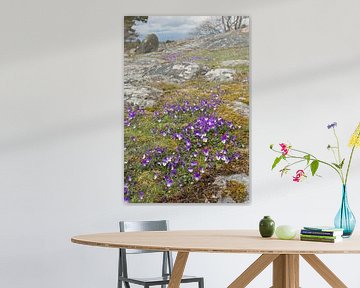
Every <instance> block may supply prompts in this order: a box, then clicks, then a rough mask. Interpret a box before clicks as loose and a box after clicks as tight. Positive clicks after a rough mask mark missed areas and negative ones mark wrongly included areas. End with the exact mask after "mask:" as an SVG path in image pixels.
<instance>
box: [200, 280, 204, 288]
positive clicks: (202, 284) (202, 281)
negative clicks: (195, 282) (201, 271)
mask: <svg viewBox="0 0 360 288" xmlns="http://www.w3.org/2000/svg"><path fill="white" fill-rule="evenodd" d="M199 288H204V279H203V278H201V279H200V280H199Z"/></svg>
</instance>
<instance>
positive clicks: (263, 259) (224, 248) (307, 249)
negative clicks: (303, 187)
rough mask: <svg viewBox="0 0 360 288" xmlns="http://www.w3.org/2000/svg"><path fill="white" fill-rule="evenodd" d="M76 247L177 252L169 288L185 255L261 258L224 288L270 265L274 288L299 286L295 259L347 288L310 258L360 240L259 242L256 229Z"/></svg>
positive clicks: (140, 235)
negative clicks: (207, 253) (303, 260)
mask: <svg viewBox="0 0 360 288" xmlns="http://www.w3.org/2000/svg"><path fill="white" fill-rule="evenodd" d="M71 241H72V242H74V243H77V244H84V245H91V246H99V247H112V248H127V249H143V250H159V251H177V252H178V253H177V256H176V260H175V264H174V269H173V274H172V276H171V279H170V283H169V286H168V287H169V288H178V287H179V286H180V280H181V277H182V275H183V272H184V269H185V265H186V261H187V258H188V256H189V253H190V252H211V253H246V254H262V255H261V256H260V257H259V258H258V259H257V260H256V261H255V262H254V263H252V264H251V265H250V266H249V267H248V268H247V269H246V270H245V271H244V272H243V273H242V274H241V275H240V276H239V277H238V278H236V279H235V280H234V281H233V282H232V283H231V284H230V285H229V286H228V288H242V287H246V286H247V285H248V284H249V283H250V282H251V281H252V280H253V279H254V278H255V277H256V276H257V275H259V274H260V273H261V272H262V271H263V270H264V269H265V268H266V267H267V266H268V265H269V264H271V263H273V284H272V285H273V286H272V287H273V288H298V287H299V256H302V257H303V258H304V259H305V260H306V261H307V262H308V263H309V264H310V265H311V266H312V267H313V268H314V269H315V270H316V271H317V272H318V273H319V274H320V275H321V276H322V277H323V278H324V279H325V280H326V281H327V282H328V283H329V284H330V286H331V287H336V288H343V287H347V286H346V285H345V284H344V283H343V282H342V281H341V280H340V279H339V278H338V277H337V276H336V275H335V274H334V273H333V272H332V271H331V270H330V269H329V268H328V267H327V266H326V265H325V264H324V263H323V262H322V261H321V260H320V259H319V258H318V257H317V256H316V255H315V254H347V253H351V254H355V253H360V237H359V236H358V235H355V236H352V237H351V238H349V239H344V241H342V242H339V243H335V244H333V243H319V242H306V241H299V240H298V239H294V240H279V239H276V238H261V237H260V236H259V233H258V232H257V231H255V230H216V231H166V232H126V233H124V232H117V233H101V234H91V235H81V236H75V237H73V238H72V239H71Z"/></svg>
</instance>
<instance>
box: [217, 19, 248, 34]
mask: <svg viewBox="0 0 360 288" xmlns="http://www.w3.org/2000/svg"><path fill="white" fill-rule="evenodd" d="M248 18H249V17H248V16H221V23H222V26H223V31H224V32H229V31H232V30H240V29H241V28H242V27H243V25H246V24H245V22H247V21H248V20H247V19H248ZM245 20H246V21H245Z"/></svg>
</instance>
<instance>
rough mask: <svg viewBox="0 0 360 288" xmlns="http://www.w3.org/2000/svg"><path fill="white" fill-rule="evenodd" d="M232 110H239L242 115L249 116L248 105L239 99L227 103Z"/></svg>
mask: <svg viewBox="0 0 360 288" xmlns="http://www.w3.org/2000/svg"><path fill="white" fill-rule="evenodd" d="M228 105H229V106H230V107H231V108H232V109H234V111H236V112H239V113H240V114H241V115H243V116H247V117H249V114H250V108H249V105H247V104H245V103H243V102H241V101H232V102H231V103H230V104H228Z"/></svg>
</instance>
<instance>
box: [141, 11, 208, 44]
mask: <svg viewBox="0 0 360 288" xmlns="http://www.w3.org/2000/svg"><path fill="white" fill-rule="evenodd" d="M209 17H210V16H149V19H148V22H147V23H139V24H138V25H137V26H136V28H135V29H136V31H137V32H138V33H139V35H140V39H144V37H145V36H146V35H147V34H150V33H155V34H156V35H157V36H158V37H159V39H160V41H166V40H179V39H185V38H187V36H188V34H189V32H191V31H192V30H193V29H194V28H195V27H196V26H198V25H199V24H200V23H201V22H203V21H204V20H206V19H207V18H209Z"/></svg>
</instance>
